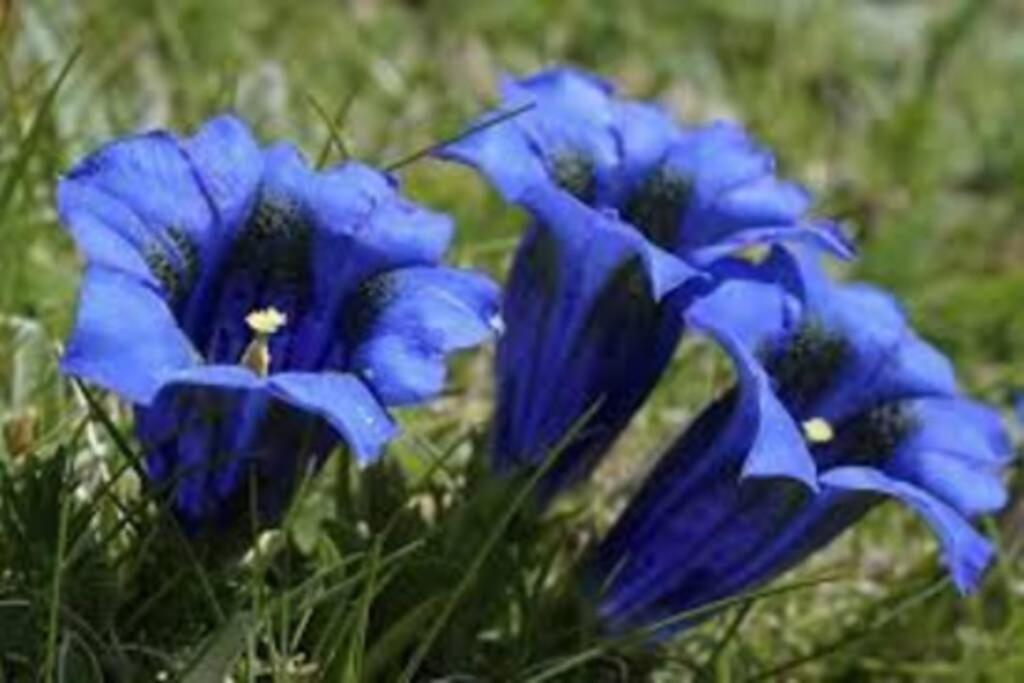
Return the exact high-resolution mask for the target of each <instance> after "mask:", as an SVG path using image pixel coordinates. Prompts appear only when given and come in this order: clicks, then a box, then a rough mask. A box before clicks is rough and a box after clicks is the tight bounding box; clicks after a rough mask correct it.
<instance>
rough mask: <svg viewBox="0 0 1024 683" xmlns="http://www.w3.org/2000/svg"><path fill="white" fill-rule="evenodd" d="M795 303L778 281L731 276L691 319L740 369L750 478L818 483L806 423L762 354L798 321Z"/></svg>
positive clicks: (740, 420) (738, 421)
mask: <svg viewBox="0 0 1024 683" xmlns="http://www.w3.org/2000/svg"><path fill="white" fill-rule="evenodd" d="M792 312H793V303H792V300H791V298H790V297H789V296H788V295H787V294H786V292H785V291H784V290H782V289H781V288H780V287H778V286H777V285H774V284H770V283H764V282H756V281H749V280H748V281H743V280H735V281H727V282H725V283H724V284H722V285H721V286H720V287H718V288H717V289H716V290H715V291H714V292H713V293H712V294H710V295H709V296H707V297H705V298H704V299H702V300H701V301H699V302H698V303H696V304H695V305H694V306H693V307H692V308H691V309H690V311H689V313H688V315H687V320H688V322H689V324H690V325H691V326H692V327H693V328H695V329H697V330H700V331H701V332H703V333H705V334H708V335H710V336H711V337H713V338H714V339H715V341H717V342H718V343H719V344H720V345H721V346H722V348H723V349H725V351H726V352H727V353H728V354H729V355H730V357H731V358H732V360H733V363H734V365H735V368H736V373H737V379H738V386H739V392H740V393H739V400H738V403H737V405H736V416H735V426H734V427H733V428H734V429H737V430H739V431H740V432H741V433H745V434H747V435H748V438H749V441H748V444H749V447H748V448H749V450H748V451H747V455H746V462H745V464H744V467H743V476H745V477H786V478H793V479H796V480H799V481H802V482H803V483H804V484H806V485H807V486H808V487H810V488H811V489H816V488H817V468H816V466H815V464H814V459H813V457H812V456H811V454H810V452H809V451H808V449H807V445H806V443H805V441H804V437H803V434H802V432H801V428H800V426H799V425H798V424H796V422H795V420H794V418H793V417H792V416H791V415H790V414H789V412H788V410H787V409H786V406H784V405H783V404H782V402H781V401H780V400H779V397H778V396H776V394H775V387H774V385H773V383H772V380H771V378H770V377H769V376H768V374H767V372H766V371H765V369H764V367H763V366H762V365H761V361H760V360H759V359H758V358H757V356H756V353H757V351H758V350H759V347H760V346H761V345H762V344H763V343H766V342H768V341H771V340H772V339H774V338H775V337H777V336H779V335H781V334H784V333H785V332H786V331H787V330H788V329H790V326H791V324H792Z"/></svg>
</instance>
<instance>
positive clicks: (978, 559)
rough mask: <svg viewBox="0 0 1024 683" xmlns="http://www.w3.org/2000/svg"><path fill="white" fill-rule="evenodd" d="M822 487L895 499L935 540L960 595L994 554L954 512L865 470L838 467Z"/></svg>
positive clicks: (824, 477)
mask: <svg viewBox="0 0 1024 683" xmlns="http://www.w3.org/2000/svg"><path fill="white" fill-rule="evenodd" d="M821 480H822V483H823V484H825V485H827V486H830V487H834V488H837V489H843V490H847V491H869V492H873V493H878V494H882V495H885V496H892V497H893V498H897V499H899V500H900V501H902V502H903V503H905V504H906V505H908V506H909V507H910V508H912V509H913V510H915V511H916V512H917V513H918V514H920V515H921V516H922V517H923V518H924V519H925V521H926V522H928V524H929V526H931V528H932V530H933V531H934V532H935V533H936V535H937V536H938V538H939V542H940V543H941V544H942V550H943V559H944V561H945V564H946V566H947V567H948V568H949V571H950V574H951V575H952V577H953V582H954V583H955V584H956V587H957V588H958V589H959V590H960V592H961V593H969V592H971V591H972V590H974V589H975V588H976V587H977V586H978V582H979V581H980V580H981V575H982V573H983V572H984V571H985V568H986V567H988V565H989V564H990V563H991V562H992V559H993V556H994V555H995V551H994V550H993V548H992V546H991V544H989V542H988V541H987V540H986V539H985V538H984V537H983V536H982V535H981V534H979V533H978V532H977V531H976V530H975V529H974V528H973V527H972V526H971V525H970V524H969V523H968V522H967V521H966V520H965V519H964V518H963V517H962V516H961V515H960V514H959V513H958V512H957V511H956V510H954V509H953V508H952V507H950V506H949V505H947V504H946V503H943V502H942V501H940V500H939V499H938V498H936V497H935V496H933V495H931V494H930V493H928V492H926V491H924V490H922V489H920V488H918V487H916V486H914V485H912V484H908V483H906V482H901V481H897V480H895V479H892V478H890V477H888V476H886V475H885V474H883V473H882V472H880V471H878V470H875V469H871V468H867V467H840V468H836V469H833V470H829V471H827V472H825V473H824V474H823V475H822V478H821Z"/></svg>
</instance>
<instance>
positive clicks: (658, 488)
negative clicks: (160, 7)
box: [591, 249, 1011, 629]
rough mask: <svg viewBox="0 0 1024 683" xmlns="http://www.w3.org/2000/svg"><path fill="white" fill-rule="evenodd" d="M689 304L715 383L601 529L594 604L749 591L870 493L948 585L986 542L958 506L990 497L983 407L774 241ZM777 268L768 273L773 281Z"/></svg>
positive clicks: (697, 600)
mask: <svg viewBox="0 0 1024 683" xmlns="http://www.w3.org/2000/svg"><path fill="white" fill-rule="evenodd" d="M733 265H734V268H733V271H734V273H733V274H734V275H740V273H738V272H737V271H743V270H747V271H748V272H747V275H748V277H742V276H738V277H734V278H732V279H729V280H728V281H727V282H725V283H724V284H722V285H721V286H720V287H719V288H718V289H717V290H716V291H715V292H714V293H713V294H711V295H710V296H708V297H707V298H705V299H703V300H701V301H700V302H698V303H696V304H695V305H694V306H693V307H691V309H690V311H689V313H688V315H689V318H690V323H691V324H692V325H693V326H695V327H697V328H699V329H701V330H703V331H704V332H706V333H708V334H710V335H712V336H713V337H714V338H715V339H716V340H717V341H718V342H719V343H720V344H721V345H722V346H723V347H724V348H725V349H726V350H727V351H728V353H729V354H730V356H731V358H732V360H733V362H734V364H735V367H736V374H737V378H738V379H737V382H736V384H735V386H734V387H733V389H732V390H730V391H727V392H725V393H724V394H723V395H722V397H721V398H719V399H718V400H716V401H714V402H713V403H712V404H711V405H710V406H709V407H708V408H707V409H705V410H704V411H703V412H702V413H701V414H700V415H699V417H697V419H696V420H695V421H694V422H693V424H692V425H691V426H690V427H689V428H688V429H687V430H686V431H685V432H684V433H683V434H682V435H681V436H680V437H679V438H678V439H677V440H676V441H675V443H674V444H672V445H671V446H670V447H669V448H668V450H667V452H666V454H665V455H664V456H663V458H662V460H661V461H659V463H658V465H657V466H656V467H655V470H654V471H653V473H652V474H651V475H650V477H649V479H648V480H647V481H646V483H645V484H644V486H643V487H642V489H641V491H640V492H639V493H638V494H637V495H636V497H635V498H634V499H633V501H632V502H631V503H630V505H629V506H628V507H627V509H626V511H625V512H624V513H623V515H622V516H621V518H620V519H619V520H618V521H617V523H616V524H615V526H614V527H613V529H612V530H611V531H610V532H609V534H608V536H607V537H606V538H605V539H604V541H603V542H602V544H601V545H600V547H599V549H598V551H597V553H596V556H595V559H594V561H593V565H592V567H591V571H592V578H593V580H594V583H595V585H601V584H603V588H602V590H603V595H602V596H601V598H600V605H601V607H600V609H601V613H602V615H603V617H604V619H605V620H606V621H607V623H609V624H610V625H611V627H612V628H614V629H622V628H626V627H632V626H641V625H646V626H650V625H653V624H656V623H659V622H661V621H662V620H668V619H670V618H671V617H673V615H678V614H680V613H683V612H686V611H690V610H693V609H696V608H700V607H703V606H707V605H709V604H710V603H713V602H715V601H717V600H721V599H724V598H727V597H730V596H733V595H737V594H740V593H742V592H745V591H748V590H751V589H753V588H755V587H757V586H759V585H761V584H763V583H765V582H766V581H768V580H770V579H771V578H773V577H775V576H777V575H778V574H780V573H781V572H784V571H786V570H787V569H789V568H790V567H793V566H794V565H796V564H798V563H799V562H801V561H803V560H804V559H805V558H807V557H808V556H809V555H810V554H812V553H814V552H815V551H817V550H818V549H820V548H822V547H824V546H825V545H827V544H828V543H829V542H830V541H831V540H832V539H834V538H835V537H836V536H838V535H839V534H841V533H842V532H843V531H844V530H846V529H848V528H849V527H850V526H852V525H853V524H854V523H856V522H857V521H858V520H859V519H860V518H861V517H862V516H863V515H865V514H866V513H867V512H868V511H869V510H871V509H872V508H874V507H875V506H876V505H877V504H878V503H880V502H881V501H883V500H886V499H893V500H897V501H899V502H901V503H903V504H905V505H906V506H908V507H909V508H911V509H912V510H914V511H915V512H917V513H918V514H919V515H921V516H922V517H923V518H924V520H925V521H926V522H927V523H928V524H929V525H930V526H931V528H932V529H933V530H934V532H935V534H936V535H937V536H938V540H939V543H940V544H941V547H942V553H943V557H944V561H945V564H946V566H947V567H948V569H949V572H950V574H951V576H952V579H953V582H954V583H955V585H956V586H957V587H958V588H959V589H960V590H961V591H968V590H970V589H972V588H973V587H974V586H976V585H977V583H978V580H979V577H980V575H981V573H982V571H983V570H984V568H985V567H986V565H988V563H989V562H990V560H991V558H992V554H993V550H992V548H991V546H990V545H989V543H988V542H987V541H986V540H985V539H984V538H983V537H982V536H981V535H980V534H979V533H978V532H977V531H975V530H974V528H973V527H972V526H971V524H970V523H969V521H968V520H969V519H970V518H972V517H975V516H977V515H979V514H983V513H987V512H992V511H994V510H996V509H998V508H1000V507H1001V506H1002V505H1003V504H1004V503H1005V501H1006V490H1005V488H1004V486H1003V484H1002V482H1001V480H1000V470H1001V468H1002V467H1003V466H1004V465H1005V463H1006V462H1007V459H1008V457H1009V456H1010V454H1011V450H1010V445H1009V443H1008V439H1007V436H1006V434H1005V433H1004V431H1003V428H1002V426H1001V422H1000V419H999V417H998V416H997V415H996V413H994V412H993V411H992V410H990V409H988V408H986V407H984V406H982V405H980V404H977V403H974V402H972V401H971V400H969V399H967V398H965V397H964V396H963V395H962V394H961V393H960V392H959V391H958V389H957V385H956V381H955V378H954V374H953V369H952V367H951V366H950V363H949V361H948V360H947V359H946V358H945V357H944V356H943V355H941V354H940V353H939V352H938V351H937V350H936V349H935V348H933V347H932V346H930V345H929V344H928V343H926V342H925V341H923V340H922V339H921V338H920V337H918V336H917V335H916V334H915V333H914V332H913V330H912V329H911V328H910V327H908V325H907V322H906V320H905V319H904V315H903V313H902V312H901V310H900V309H899V307H898V306H897V305H896V303H895V302H894V301H893V299H892V298H891V297H890V296H889V295H888V294H886V293H884V292H882V291H880V290H877V289H874V288H871V287H868V286H865V285H846V286H840V285H836V284H834V283H831V282H829V281H828V280H827V279H826V278H825V277H824V275H823V273H822V272H821V271H820V269H819V268H818V267H817V265H816V263H815V262H813V261H808V260H807V259H806V258H801V259H799V260H795V259H794V258H793V257H790V256H789V255H787V254H786V253H785V252H784V251H782V250H781V249H779V250H777V251H775V252H774V253H773V254H772V255H771V257H770V258H769V260H768V261H766V262H765V263H764V264H763V265H762V266H761V267H760V268H759V269H750V268H747V267H743V266H739V265H737V264H733ZM778 283H785V284H786V286H785V287H781V286H779V284H778Z"/></svg>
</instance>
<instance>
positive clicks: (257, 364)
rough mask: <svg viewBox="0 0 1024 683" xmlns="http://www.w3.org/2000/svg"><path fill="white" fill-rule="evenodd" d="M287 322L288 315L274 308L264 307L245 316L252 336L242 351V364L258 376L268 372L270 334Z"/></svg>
mask: <svg viewBox="0 0 1024 683" xmlns="http://www.w3.org/2000/svg"><path fill="white" fill-rule="evenodd" d="M287 322H288V317H287V316H286V315H285V314H284V313H282V312H281V311H279V310H277V309H276V308H273V307H270V308H264V309H262V310H257V311H253V312H252V313H250V314H249V315H247V316H245V323H246V324H247V325H248V326H249V327H250V328H251V329H252V331H253V338H252V341H251V342H249V345H248V346H246V347H245V351H244V352H243V353H242V361H241V363H242V365H244V366H245V367H247V368H249V369H250V370H252V371H253V372H255V373H256V374H257V375H259V376H260V377H266V376H267V373H268V372H270V360H271V359H270V336H271V335H273V334H274V333H276V332H277V331H278V330H280V329H281V328H282V327H284V325H285V324H286V323H287Z"/></svg>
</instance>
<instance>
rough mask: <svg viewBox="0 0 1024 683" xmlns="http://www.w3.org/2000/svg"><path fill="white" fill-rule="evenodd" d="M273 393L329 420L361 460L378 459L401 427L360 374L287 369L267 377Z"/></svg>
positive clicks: (293, 404) (287, 401)
mask: <svg viewBox="0 0 1024 683" xmlns="http://www.w3.org/2000/svg"><path fill="white" fill-rule="evenodd" d="M267 384H268V387H269V389H270V393H271V394H272V395H274V396H275V397H277V398H278V399H280V400H282V401H284V402H286V403H289V404H291V405H292V406H295V407H297V408H299V409H301V410H306V411H310V412H313V413H315V414H317V415H319V416H320V417H322V418H324V419H325V420H327V422H328V423H329V424H330V425H331V426H332V427H333V428H334V429H335V430H337V431H338V433H340V434H341V435H342V436H343V437H344V439H345V442H346V443H347V444H348V445H349V447H350V448H351V449H352V451H353V452H354V453H355V455H356V457H357V458H359V460H360V462H369V461H371V460H373V459H375V458H376V457H377V456H378V455H379V453H380V451H381V449H382V448H383V447H384V444H386V443H387V442H388V441H390V440H391V439H393V438H394V437H395V435H396V434H397V433H398V427H397V426H396V425H395V423H394V421H393V420H392V419H391V417H390V416H389V415H388V413H387V411H386V410H384V407H383V406H382V405H381V404H380V402H378V401H377V399H376V398H375V397H374V395H373V393H372V392H370V390H369V389H368V388H367V387H366V385H365V384H363V383H362V382H361V381H360V380H359V379H358V378H357V377H355V376H354V375H350V374H342V373H337V372H319V373H308V372H285V373H280V374H277V375H272V376H271V377H270V378H269V379H268V380H267Z"/></svg>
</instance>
